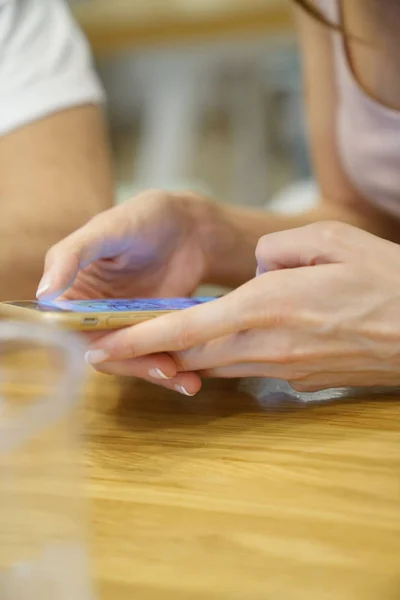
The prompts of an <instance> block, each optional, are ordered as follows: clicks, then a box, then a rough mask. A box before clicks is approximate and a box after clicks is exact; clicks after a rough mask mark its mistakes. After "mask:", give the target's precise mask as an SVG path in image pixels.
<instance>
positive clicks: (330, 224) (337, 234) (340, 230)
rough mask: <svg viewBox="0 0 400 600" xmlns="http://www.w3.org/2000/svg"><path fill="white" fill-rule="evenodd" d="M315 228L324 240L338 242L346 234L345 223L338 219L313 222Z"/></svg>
mask: <svg viewBox="0 0 400 600" xmlns="http://www.w3.org/2000/svg"><path fill="white" fill-rule="evenodd" d="M315 228H316V230H317V232H318V234H319V236H320V238H321V239H322V240H323V241H324V242H333V243H337V242H340V241H341V240H342V239H343V237H344V236H345V235H346V229H347V225H346V224H345V223H341V222H340V221H323V222H321V223H315Z"/></svg>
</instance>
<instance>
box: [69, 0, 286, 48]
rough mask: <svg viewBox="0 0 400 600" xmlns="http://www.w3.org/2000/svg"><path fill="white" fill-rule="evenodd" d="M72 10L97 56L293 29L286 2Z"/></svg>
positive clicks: (124, 3)
mask: <svg viewBox="0 0 400 600" xmlns="http://www.w3.org/2000/svg"><path fill="white" fill-rule="evenodd" d="M73 11H74V14H75V17H76V18H77V20H78V22H79V24H80V25H81V27H82V28H83V29H84V31H85V33H86V35H87V37H88V39H89V41H90V43H91V45H92V48H93V50H94V51H95V52H96V54H109V53H110V52H115V51H120V50H126V49H129V48H135V47H138V46H139V47H140V46H143V45H145V46H146V45H148V44H152V45H153V44H159V43H166V42H167V43H168V42H173V43H176V42H177V41H180V40H182V41H196V40H204V39H212V38H220V37H221V36H226V35H229V36H232V35H235V36H236V35H242V34H245V35H249V34H250V35H251V34H265V33H274V32H278V33H281V32H282V31H288V30H289V29H290V30H291V29H292V19H291V12H290V4H289V3H288V2H287V1H286V0H168V2H166V1H165V0H112V2H111V1H110V0H86V1H85V2H79V3H78V4H76V5H73Z"/></svg>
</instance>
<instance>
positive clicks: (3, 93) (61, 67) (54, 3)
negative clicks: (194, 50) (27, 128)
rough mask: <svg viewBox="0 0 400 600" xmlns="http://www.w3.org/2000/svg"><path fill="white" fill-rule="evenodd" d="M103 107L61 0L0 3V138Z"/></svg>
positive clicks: (82, 40) (80, 38)
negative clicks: (76, 110)
mask: <svg viewBox="0 0 400 600" xmlns="http://www.w3.org/2000/svg"><path fill="white" fill-rule="evenodd" d="M103 101H104V93H103V89H102V87H101V85H100V83H99V80H98V79H97V76H96V74H95V71H94V69H93V66H92V62H91V56H90V52H89V49H88V44H87V42H86V40H85V38H84V36H83V34H82V32H81V31H80V30H79V28H78V27H77V25H76V24H75V23H74V21H73V19H72V16H71V14H70V12H69V9H68V7H67V5H66V4H65V2H64V1H63V0H0V135H1V134H4V133H6V132H8V131H11V130H13V129H15V128H17V127H20V126H21V125H24V124H26V123H29V122H31V121H35V120H37V119H40V118H41V117H44V116H46V115H49V114H51V113H54V112H56V111H59V110H62V109H65V108H69V107H72V106H78V105H83V104H94V103H101V102H103Z"/></svg>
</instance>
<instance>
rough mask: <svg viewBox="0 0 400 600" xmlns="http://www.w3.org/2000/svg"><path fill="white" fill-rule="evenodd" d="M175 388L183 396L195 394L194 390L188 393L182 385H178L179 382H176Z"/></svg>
mask: <svg viewBox="0 0 400 600" xmlns="http://www.w3.org/2000/svg"><path fill="white" fill-rule="evenodd" d="M175 389H176V391H177V392H179V393H180V394H183V395H184V396H195V395H196V394H197V392H194V394H190V393H189V392H188V391H187V389H186V388H185V387H184V386H183V385H179V384H177V385H176V386H175Z"/></svg>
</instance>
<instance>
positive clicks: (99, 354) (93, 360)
mask: <svg viewBox="0 0 400 600" xmlns="http://www.w3.org/2000/svg"><path fill="white" fill-rule="evenodd" d="M108 357H109V354H108V353H107V352H105V351H104V350H89V351H88V352H86V354H85V361H86V362H87V363H88V364H89V365H97V364H98V363H102V362H105V361H106V360H107V359H108Z"/></svg>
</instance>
